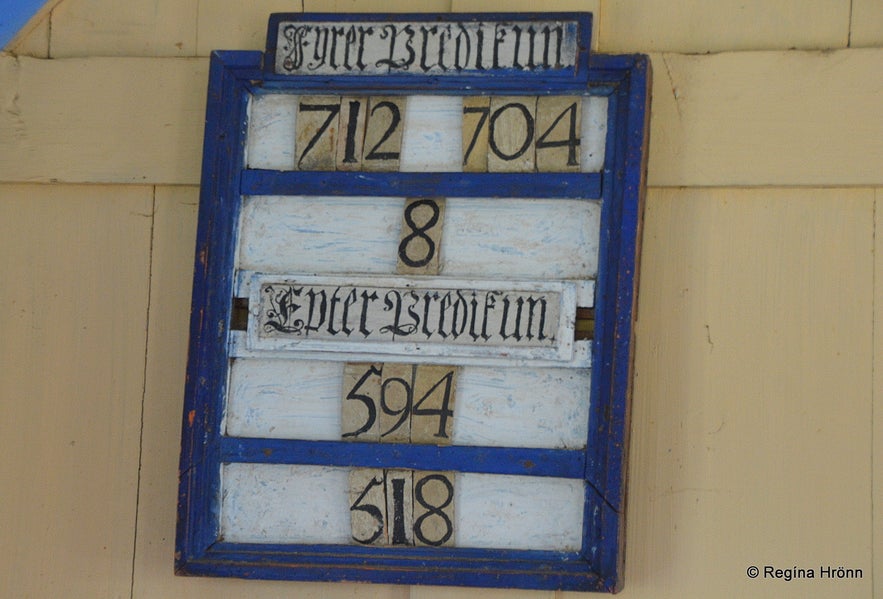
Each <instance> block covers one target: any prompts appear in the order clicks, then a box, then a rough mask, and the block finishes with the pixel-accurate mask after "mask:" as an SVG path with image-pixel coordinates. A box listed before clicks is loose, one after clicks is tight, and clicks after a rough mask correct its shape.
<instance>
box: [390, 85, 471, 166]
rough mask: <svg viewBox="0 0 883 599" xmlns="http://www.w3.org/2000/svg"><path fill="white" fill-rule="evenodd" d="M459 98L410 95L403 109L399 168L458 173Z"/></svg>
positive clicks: (459, 146) (460, 162)
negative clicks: (402, 135)
mask: <svg viewBox="0 0 883 599" xmlns="http://www.w3.org/2000/svg"><path fill="white" fill-rule="evenodd" d="M462 122H463V98H461V97H456V96H453V97H452V96H411V97H409V98H408V106H407V109H406V110H405V118H404V127H405V130H404V137H403V138H402V157H401V163H400V170H402V171H411V172H431V171H439V172H459V171H462V170H463V156H462V152H463V150H462V148H461V144H462V142H461V139H462V129H463V125H462Z"/></svg>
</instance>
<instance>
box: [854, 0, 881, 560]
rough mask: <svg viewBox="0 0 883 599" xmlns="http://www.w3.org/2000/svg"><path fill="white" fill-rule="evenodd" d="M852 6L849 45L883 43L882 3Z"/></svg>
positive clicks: (857, 0) (871, 0)
mask: <svg viewBox="0 0 883 599" xmlns="http://www.w3.org/2000/svg"><path fill="white" fill-rule="evenodd" d="M850 7H851V8H852V15H851V16H852V19H851V22H850V24H849V47H850V48H872V47H877V48H879V47H880V46H881V45H883V7H881V6H880V3H879V2H878V1H877V0H853V1H852V3H851V4H850ZM878 571H879V570H878Z"/></svg>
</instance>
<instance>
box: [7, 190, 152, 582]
mask: <svg viewBox="0 0 883 599" xmlns="http://www.w3.org/2000/svg"><path fill="white" fill-rule="evenodd" d="M152 201H153V200H152V190H151V189H150V188H149V187H122V186H120V187H115V188H111V187H94V186H77V187H72V186H35V185H6V184H3V185H0V279H2V281H3V284H0V305H2V306H3V310H2V311H0V329H2V330H3V334H2V335H0V360H2V364H3V368H2V375H0V398H2V401H0V451H2V454H3V456H4V457H3V460H2V461H0V487H2V489H3V501H2V502H0V529H2V530H3V534H2V535H0V555H2V556H3V559H2V560H0V579H2V580H3V584H2V586H3V594H4V595H6V596H9V597H61V596H64V597H77V598H79V597H124V596H128V594H129V587H130V584H131V574H132V551H133V546H134V545H133V544H134V539H135V505H136V501H137V483H138V450H139V430H140V414H141V401H142V391H143V384H144V350H145V344H146V328H145V326H144V323H145V322H146V318H147V297H148V281H149V269H150V228H151V212H152Z"/></svg>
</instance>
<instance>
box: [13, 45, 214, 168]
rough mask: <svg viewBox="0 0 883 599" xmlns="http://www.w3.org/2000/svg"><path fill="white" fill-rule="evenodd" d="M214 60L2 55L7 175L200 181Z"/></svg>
mask: <svg viewBox="0 0 883 599" xmlns="http://www.w3.org/2000/svg"><path fill="white" fill-rule="evenodd" d="M207 67H208V63H207V62H206V61H204V60H196V59H139V58H122V59H121V58H84V59H73V58H72V59H65V60H37V59H32V58H13V57H10V56H2V57H0V90H2V91H0V102H2V104H3V106H5V107H6V109H5V110H3V111H2V112H0V180H3V181H40V182H54V181H61V182H70V183H87V182H102V183H156V182H173V183H190V184H196V183H198V182H199V172H200V169H199V164H200V155H201V149H202V130H203V123H204V122H205V114H204V113H205V89H206V83H205V82H206V78H207Z"/></svg>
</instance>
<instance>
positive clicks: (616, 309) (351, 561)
mask: <svg viewBox="0 0 883 599" xmlns="http://www.w3.org/2000/svg"><path fill="white" fill-rule="evenodd" d="M448 16H450V15H448ZM509 17H510V15H482V18H484V19H487V20H491V19H495V18H509ZM541 17H542V18H546V19H548V18H550V15H548V14H547V15H541ZM307 18H319V17H316V16H310V17H307ZM322 18H324V19H327V20H331V19H333V18H339V17H334V16H331V15H323V16H322ZM345 18H352V17H351V16H350V15H347V16H346V17H345ZM372 18H378V19H384V18H389V15H386V16H377V15H373V16H372ZM403 18H417V17H416V16H413V15H411V16H409V15H405V16H404V17H403ZM420 18H426V15H420ZM276 22H278V20H277V21H276ZM270 27H271V30H272V27H273V24H272V23H271V26H270ZM271 39H275V37H273V36H271ZM585 48H588V40H585ZM262 59H263V60H262ZM267 60H269V59H268V58H266V57H265V56H264V55H262V54H261V53H257V52H216V53H214V54H213V55H212V62H211V70H210V75H209V94H208V102H207V109H206V132H205V149H204V159H203V160H204V162H203V173H202V188H201V196H200V215H199V229H198V234H197V249H196V268H195V274H194V289H193V309H192V314H191V331H190V335H191V344H190V357H189V362H188V370H187V386H186V398H185V409H184V419H183V435H182V454H181V464H180V477H181V479H180V494H179V507H178V520H179V522H178V535H177V545H176V548H177V553H176V570H177V571H178V573H180V574H185V575H214V576H237V577H243V578H267V579H287V580H338V581H339V580H352V581H367V582H383V583H402V584H438V585H464V586H487V587H518V588H532V589H567V590H583V591H608V592H610V591H616V590H618V589H619V588H621V586H622V580H623V579H622V565H623V555H624V530H625V520H624V513H625V476H626V449H627V442H628V425H629V396H630V382H631V359H632V355H633V350H632V348H633V343H632V337H633V330H632V323H633V320H634V306H635V290H636V284H637V276H636V275H637V272H638V271H637V267H638V264H637V261H638V253H639V240H640V224H641V214H642V208H643V204H642V200H643V189H644V183H643V180H644V168H645V161H646V141H647V140H646V131H647V119H648V115H649V111H648V106H649V67H650V64H649V62H648V60H647V59H646V57H642V56H600V55H593V56H592V57H591V58H590V59H589V58H588V57H586V58H585V60H586V63H585V64H586V68H585V69H582V70H580V71H579V72H580V75H581V78H579V79H577V78H561V77H558V78H552V77H531V78H530V79H529V81H527V80H525V78H524V77H521V76H520V75H519V74H518V73H515V72H508V73H499V74H496V75H494V76H489V77H487V78H482V79H479V80H476V79H475V78H472V79H471V80H469V81H468V82H466V81H464V80H463V79H462V78H457V77H430V76H426V77H420V76H413V75H409V76H407V77H402V76H392V75H390V76H385V77H358V78H354V77H348V78H342V77H337V78H335V77H324V78H317V79H315V80H309V81H305V79H308V78H305V77H283V76H278V75H273V74H270V73H268V71H267V70H266V69H265V68H264V65H265V64H266V62H267ZM380 89H382V90H383V93H390V94H407V93H424V94H425V93H442V94H458V95H463V94H464V93H478V92H481V93H520V94H530V95H539V94H544V93H549V94H555V93H558V94H560V93H568V92H577V91H578V92H581V93H585V92H586V91H587V90H588V91H589V93H593V94H599V95H607V96H609V99H610V104H609V112H608V124H609V126H608V140H607V141H608V143H607V153H606V158H605V165H604V169H603V172H602V173H601V174H589V175H586V174H578V175H563V176H562V175H561V174H557V173H556V174H517V175H506V174H456V175H454V174H426V173H421V174H416V173H383V174H370V175H367V176H366V174H365V173H360V174H359V175H358V176H355V175H353V174H350V173H276V172H270V171H258V170H245V169H243V168H242V156H243V144H244V136H245V129H246V102H247V97H248V95H249V94H253V93H265V92H269V91H274V92H278V91H290V92H291V93H299V92H303V91H321V92H323V93H335V92H339V91H340V92H342V91H346V90H363V91H364V90H370V91H371V92H375V91H377V90H380ZM359 181H362V182H359ZM341 189H344V190H345V192H346V193H349V194H353V193H355V194H358V195H372V194H376V195H389V194H410V192H411V191H419V192H420V194H421V195H422V194H438V195H456V196H461V197H482V196H483V197H488V196H490V197H498V196H499V197H507V196H510V197H511V196H514V197H572V198H598V197H600V198H601V199H602V216H601V232H602V234H601V253H600V257H599V258H600V261H599V277H598V281H597V288H596V296H597V297H596V308H595V310H596V318H597V321H596V329H595V330H596V334H595V339H594V341H593V378H592V385H591V389H590V390H586V393H587V397H586V400H587V401H588V400H589V394H591V395H590V397H591V412H590V416H589V434H588V439H587V447H586V450H585V452H582V451H565V450H530V449H519V448H502V449H501V448H474V447H468V448H466V447H445V448H437V447H432V446H420V445H384V444H379V445H370V444H353V443H337V442H304V441H280V440H271V439H233V438H228V437H225V436H224V435H222V431H221V417H222V415H223V409H224V405H223V404H224V400H225V394H226V389H225V386H226V381H227V375H228V368H229V357H228V353H227V352H228V345H227V340H228V335H229V328H230V314H231V302H232V299H233V296H232V289H233V269H234V256H233V252H234V248H235V244H236V232H237V231H236V227H237V224H238V213H239V209H240V203H241V197H242V194H261V193H273V194H276V193H279V194H292V193H297V194H322V195H334V194H338V193H343V191H341ZM357 450H358V451H357ZM239 461H242V462H261V463H300V464H303V463H308V464H328V465H378V466H380V465H382V466H388V467H415V468H416V467H419V468H421V469H428V468H433V469H434V468H438V469H450V470H460V471H470V472H493V473H505V474H527V475H539V476H562V477H569V478H575V479H582V480H584V481H585V483H586V504H585V520H584V527H585V530H584V531H583V538H584V544H583V547H582V548H581V550H580V551H579V552H568V553H564V552H541V551H513V550H476V549H465V548H418V547H408V548H382V547H357V546H348V545H347V546H333V545H311V546H307V545H279V544H275V545H256V544H239V543H235V544H234V543H226V542H223V540H222V539H220V538H219V534H218V522H219V519H218V513H217V510H218V499H219V492H220V489H219V484H220V481H219V478H220V469H221V465H222V463H225V462H239Z"/></svg>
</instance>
